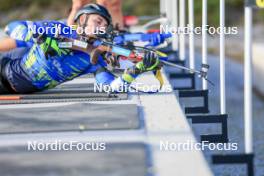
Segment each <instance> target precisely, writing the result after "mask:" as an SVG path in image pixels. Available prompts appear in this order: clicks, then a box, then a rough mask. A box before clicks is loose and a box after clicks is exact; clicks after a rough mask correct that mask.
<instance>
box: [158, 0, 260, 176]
mask: <svg viewBox="0 0 264 176" xmlns="http://www.w3.org/2000/svg"><path fill="white" fill-rule="evenodd" d="M201 1H202V31H203V33H202V64H207V32H206V26H207V16H208V13H207V12H208V11H207V0H201ZM160 2H161V4H162V3H163V5H161V14H163V15H164V16H166V17H167V18H168V19H170V20H171V21H172V23H171V25H173V26H174V27H175V26H176V27H180V28H181V27H184V26H186V22H185V20H186V14H187V13H186V4H187V3H188V17H189V18H188V24H189V26H190V28H191V29H192V28H193V27H194V0H188V1H185V0H171V1H170V0H161V1H160ZM175 8H176V9H175ZM219 8H220V16H219V17H220V23H219V24H220V28H221V29H222V31H223V29H224V27H225V0H219ZM253 8H264V1H263V0H245V11H244V12H245V36H244V37H245V45H244V46H245V48H244V51H245V52H244V61H245V62H244V130H245V153H242V154H229V155H213V156H212V161H213V164H239V163H240V164H247V172H248V175H250V176H252V175H254V152H253V134H252V115H253V114H252V21H253V20H252V18H253V17H252V10H253ZM178 20H179V25H178ZM175 38H177V39H174V40H173V44H172V45H173V47H172V48H173V49H174V52H175V53H176V52H177V51H179V53H178V52H177V53H178V55H179V57H178V58H177V57H175V62H176V63H177V62H178V61H183V62H182V63H183V64H184V65H186V64H187V63H189V67H190V68H192V69H194V68H195V55H194V34H193V31H191V32H190V34H189V59H188V62H187V61H186V60H187V59H186V52H185V48H186V44H185V43H186V42H185V35H184V34H182V33H180V34H178V35H177V36H175ZM178 42H179V43H178ZM219 65H220V73H219V75H220V114H219V115H218V114H216V115H214V114H213V115H212V114H204V113H209V108H208V107H209V105H208V97H209V96H208V94H209V91H208V84H207V82H206V80H202V90H197V89H198V88H197V87H196V84H195V83H196V80H195V77H194V75H193V74H192V73H171V74H170V78H171V79H172V80H174V79H177V80H182V79H185V80H186V81H187V80H191V85H190V86H187V87H186V86H185V87H174V89H175V90H179V97H180V98H191V97H192V98H194V97H199V96H201V97H203V98H204V105H203V106H201V107H186V108H185V113H186V114H187V118H188V119H191V121H192V123H193V124H207V123H219V124H221V126H222V134H210V135H201V141H210V142H215V143H227V142H229V139H228V129H227V121H228V115H227V114H226V92H225V86H226V85H225V35H224V33H223V32H222V33H221V34H220V64H219ZM190 114H195V115H190ZM196 114H199V115H196Z"/></svg>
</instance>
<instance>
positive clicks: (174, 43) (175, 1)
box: [171, 0, 179, 51]
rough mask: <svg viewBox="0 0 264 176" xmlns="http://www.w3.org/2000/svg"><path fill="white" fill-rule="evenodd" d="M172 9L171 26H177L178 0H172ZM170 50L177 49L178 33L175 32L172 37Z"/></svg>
mask: <svg viewBox="0 0 264 176" xmlns="http://www.w3.org/2000/svg"><path fill="white" fill-rule="evenodd" d="M171 6H172V8H173V10H172V27H173V28H176V29H177V28H178V0H172V4H171ZM172 50H173V51H178V50H179V35H178V34H177V35H176V34H175V35H174V36H173V38H172Z"/></svg>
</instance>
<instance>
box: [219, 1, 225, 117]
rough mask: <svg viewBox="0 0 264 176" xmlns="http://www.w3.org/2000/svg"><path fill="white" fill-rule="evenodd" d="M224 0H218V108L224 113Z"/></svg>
mask: <svg viewBox="0 0 264 176" xmlns="http://www.w3.org/2000/svg"><path fill="white" fill-rule="evenodd" d="M224 28H225V0H220V29H221V33H220V110H221V114H226V93H225V33H224Z"/></svg>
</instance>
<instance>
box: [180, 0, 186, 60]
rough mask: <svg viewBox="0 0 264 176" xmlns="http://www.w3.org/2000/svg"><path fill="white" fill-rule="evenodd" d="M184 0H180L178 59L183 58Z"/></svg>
mask: <svg viewBox="0 0 264 176" xmlns="http://www.w3.org/2000/svg"><path fill="white" fill-rule="evenodd" d="M184 27H185V0H180V31H179V32H180V54H179V56H180V60H185V34H184V31H183V29H184Z"/></svg>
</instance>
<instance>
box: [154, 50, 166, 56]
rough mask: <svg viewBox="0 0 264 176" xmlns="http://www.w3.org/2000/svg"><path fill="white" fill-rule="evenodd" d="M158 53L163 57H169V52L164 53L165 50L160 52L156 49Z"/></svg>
mask: <svg viewBox="0 0 264 176" xmlns="http://www.w3.org/2000/svg"><path fill="white" fill-rule="evenodd" d="M156 53H157V54H158V55H159V56H161V57H168V55H167V54H165V53H163V52H160V51H156Z"/></svg>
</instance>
